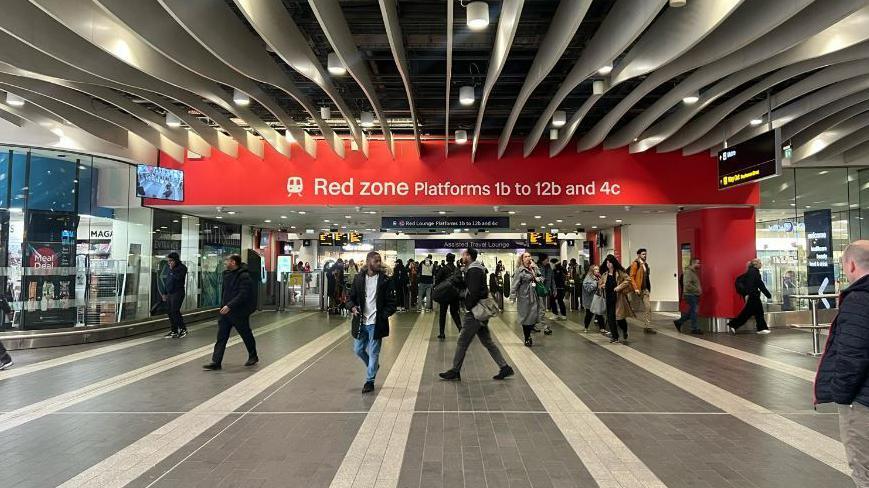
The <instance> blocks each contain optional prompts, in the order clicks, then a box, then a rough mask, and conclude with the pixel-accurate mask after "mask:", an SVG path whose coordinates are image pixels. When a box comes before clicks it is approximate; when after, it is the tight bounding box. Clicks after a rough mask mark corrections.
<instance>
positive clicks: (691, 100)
mask: <svg viewBox="0 0 869 488" xmlns="http://www.w3.org/2000/svg"><path fill="white" fill-rule="evenodd" d="M699 100H700V94H699V93H696V92H695V93H692V94H690V95H688V96H686V97H684V98H682V103H684V104H685V105H693V104H695V103H697V102H698V101H699Z"/></svg>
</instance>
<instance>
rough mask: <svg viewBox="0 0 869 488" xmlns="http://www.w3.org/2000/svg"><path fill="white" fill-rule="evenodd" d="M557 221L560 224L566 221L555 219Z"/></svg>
mask: <svg viewBox="0 0 869 488" xmlns="http://www.w3.org/2000/svg"><path fill="white" fill-rule="evenodd" d="M555 221H556V222H558V223H559V224H560V223H562V222H564V221H563V220H561V219H555Z"/></svg>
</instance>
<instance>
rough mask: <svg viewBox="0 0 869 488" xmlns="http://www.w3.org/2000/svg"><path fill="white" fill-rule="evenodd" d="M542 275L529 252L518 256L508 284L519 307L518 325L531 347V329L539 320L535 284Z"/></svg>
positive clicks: (538, 303) (538, 305) (538, 301)
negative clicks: (511, 280)
mask: <svg viewBox="0 0 869 488" xmlns="http://www.w3.org/2000/svg"><path fill="white" fill-rule="evenodd" d="M542 280H543V276H542V275H541V274H540V271H539V270H538V269H537V265H536V264H535V263H534V258H532V257H531V254H530V253H527V252H526V253H524V254H522V255H521V256H519V262H518V263H516V273H515V274H514V275H513V282H512V283H511V284H510V296H511V297H513V299H514V300H516V304H517V306H518V309H519V325H521V326H522V333H523V335H524V336H525V345H526V346H528V347H531V344H532V341H531V331H532V329H534V325H535V324H537V322H538V321H539V320H540V299H539V297H538V296H537V290H536V285H537V283H538V282H540V281H542Z"/></svg>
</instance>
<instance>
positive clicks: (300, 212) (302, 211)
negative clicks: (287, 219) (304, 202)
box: [299, 210, 308, 215]
mask: <svg viewBox="0 0 869 488" xmlns="http://www.w3.org/2000/svg"><path fill="white" fill-rule="evenodd" d="M306 213H308V212H305V211H304V210H299V215H305V214H306Z"/></svg>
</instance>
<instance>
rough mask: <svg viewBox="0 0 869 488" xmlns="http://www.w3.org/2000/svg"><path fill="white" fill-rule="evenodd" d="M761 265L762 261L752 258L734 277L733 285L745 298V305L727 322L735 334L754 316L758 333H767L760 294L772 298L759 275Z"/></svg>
mask: <svg viewBox="0 0 869 488" xmlns="http://www.w3.org/2000/svg"><path fill="white" fill-rule="evenodd" d="M762 266H763V263H761V262H760V259H757V258H754V259H752V260H751V261H749V262H748V265H747V268H748V269H747V270H746V271H745V273H743V274H741V275H739V276H738V277H737V278H736V282H735V283H734V286H735V288H736V292H737V293H739V296H741V297H743V299H745V306H744V307H742V311H741V312H739V315H737V316H736V318H734V319H732V320H730V321H729V322H727V327H728V328H729V329H730V333H731V334H736V331H737V330H738V329H739V328H740V327H742V326H743V325H745V323H746V322H748V319H749V318H751V317H754V322H755V325H756V327H757V333H758V334H769V327H768V326H767V325H766V318H764V316H763V303H762V302H761V301H760V294H761V293H763V294H764V296H766V298H767V300H769V299H770V298H772V294H771V293H770V292H769V290H767V289H766V285H764V284H763V279H762V278H761V277H760V268H761V267H762Z"/></svg>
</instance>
